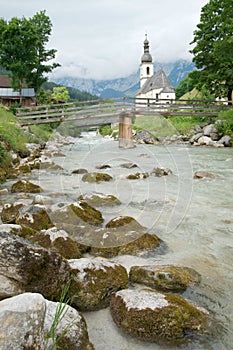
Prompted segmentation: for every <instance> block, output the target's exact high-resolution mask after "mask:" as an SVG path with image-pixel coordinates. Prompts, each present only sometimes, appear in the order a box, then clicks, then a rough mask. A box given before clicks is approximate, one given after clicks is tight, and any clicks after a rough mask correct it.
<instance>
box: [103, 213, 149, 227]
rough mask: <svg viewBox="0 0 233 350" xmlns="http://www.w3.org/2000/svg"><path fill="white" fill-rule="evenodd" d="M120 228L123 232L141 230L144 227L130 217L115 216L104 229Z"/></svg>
mask: <svg viewBox="0 0 233 350" xmlns="http://www.w3.org/2000/svg"><path fill="white" fill-rule="evenodd" d="M117 227H122V228H124V229H125V230H141V229H144V227H143V226H142V225H141V224H140V223H139V222H138V221H137V220H135V219H134V218H132V217H131V216H117V217H115V218H114V219H111V220H110V221H109V222H108V223H107V224H106V228H117Z"/></svg>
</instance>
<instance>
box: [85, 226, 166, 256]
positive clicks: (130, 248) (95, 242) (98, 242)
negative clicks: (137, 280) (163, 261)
mask: <svg viewBox="0 0 233 350" xmlns="http://www.w3.org/2000/svg"><path fill="white" fill-rule="evenodd" d="M83 242H85V243H86V245H89V246H90V252H89V253H90V254H91V255H94V256H102V257H105V258H111V257H114V256H117V255H138V254H139V255H143V254H147V253H148V252H151V251H155V250H156V249H157V248H158V247H159V245H160V242H161V241H160V239H159V238H158V237H157V236H156V235H151V234H149V233H144V232H139V231H133V230H130V231H124V230H120V229H111V230H110V229H103V230H98V231H95V232H89V234H86V235H85V238H83Z"/></svg>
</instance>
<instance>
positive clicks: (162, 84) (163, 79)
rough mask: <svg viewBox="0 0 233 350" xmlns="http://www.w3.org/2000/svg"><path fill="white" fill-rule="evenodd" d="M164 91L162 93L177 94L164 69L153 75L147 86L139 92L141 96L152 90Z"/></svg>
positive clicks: (146, 83)
mask: <svg viewBox="0 0 233 350" xmlns="http://www.w3.org/2000/svg"><path fill="white" fill-rule="evenodd" d="M155 89H162V92H167V93H169V92H175V90H174V88H173V87H172V85H171V83H170V81H169V80H168V78H167V76H166V74H165V73H164V71H163V70H162V69H160V70H159V71H158V72H157V73H155V74H154V75H152V77H150V78H148V79H147V81H146V82H145V84H144V85H143V86H142V88H141V90H140V91H139V93H140V94H145V93H147V92H149V91H151V90H155Z"/></svg>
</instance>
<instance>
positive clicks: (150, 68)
mask: <svg viewBox="0 0 233 350" xmlns="http://www.w3.org/2000/svg"><path fill="white" fill-rule="evenodd" d="M143 45H144V53H143V55H142V58H141V65H140V87H141V88H142V86H143V85H144V84H145V82H146V81H147V79H148V78H150V77H151V76H152V75H154V64H153V62H152V56H151V54H150V48H149V41H148V39H147V34H146V35H145V40H144V43H143Z"/></svg>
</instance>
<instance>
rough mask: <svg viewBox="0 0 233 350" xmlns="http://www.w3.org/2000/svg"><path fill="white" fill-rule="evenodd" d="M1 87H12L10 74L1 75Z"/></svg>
mask: <svg viewBox="0 0 233 350" xmlns="http://www.w3.org/2000/svg"><path fill="white" fill-rule="evenodd" d="M0 87H2V88H10V87H11V81H10V78H9V77H8V75H0Z"/></svg>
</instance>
